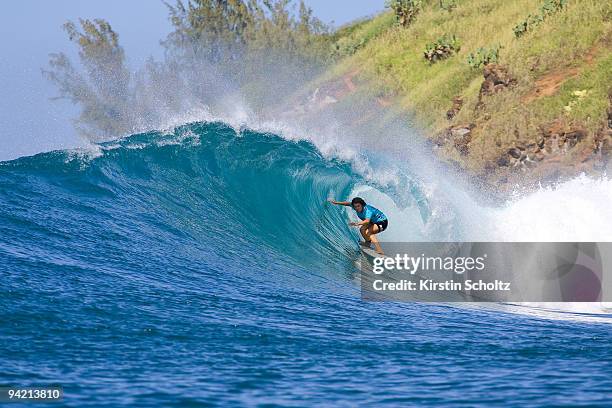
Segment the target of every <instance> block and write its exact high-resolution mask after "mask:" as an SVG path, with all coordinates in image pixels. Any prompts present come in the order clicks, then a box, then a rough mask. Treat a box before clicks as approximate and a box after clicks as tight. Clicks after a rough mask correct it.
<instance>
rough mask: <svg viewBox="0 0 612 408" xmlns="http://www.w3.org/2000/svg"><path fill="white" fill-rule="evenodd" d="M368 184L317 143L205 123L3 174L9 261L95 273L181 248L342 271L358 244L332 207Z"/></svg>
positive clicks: (13, 166) (0, 225) (53, 156)
mask: <svg viewBox="0 0 612 408" xmlns="http://www.w3.org/2000/svg"><path fill="white" fill-rule="evenodd" d="M364 183H365V182H364V179H363V177H362V176H361V175H360V174H359V173H357V172H356V171H355V170H354V166H353V165H351V163H349V162H346V161H342V160H338V159H333V158H326V157H324V156H323V155H322V154H321V153H320V152H319V150H317V149H316V148H315V146H314V145H313V144H312V143H310V142H308V141H287V140H285V139H283V138H281V137H279V136H276V135H273V134H265V133H258V132H255V131H252V130H241V131H236V130H234V129H233V128H232V127H230V126H227V125H225V124H222V123H193V124H189V125H184V126H180V127H177V128H175V129H174V131H173V132H170V133H160V132H149V133H144V134H139V135H133V136H130V137H127V138H124V139H120V140H117V141H113V142H108V143H104V144H101V145H98V146H97V148H96V149H95V150H93V151H88V152H81V153H79V152H75V151H72V152H70V151H55V152H49V153H42V154H38V155H36V156H32V157H24V158H20V159H17V160H13V161H10V162H4V163H1V164H0V185H2V186H3V187H2V189H1V190H0V205H1V206H2V211H1V213H0V229H1V230H2V232H3V234H2V235H3V238H2V239H0V251H2V252H5V253H6V254H9V255H10V257H11V258H12V259H13V260H14V259H17V258H19V257H28V258H31V259H29V261H36V262H42V263H48V262H52V263H53V262H55V263H58V264H78V263H80V262H83V263H85V264H87V263H90V261H91V259H87V257H88V256H89V255H91V258H96V257H97V256H106V257H110V258H112V257H116V256H117V254H118V253H122V252H124V250H125V247H124V248H122V247H121V243H122V242H123V243H124V245H125V246H132V247H134V246H139V247H140V248H141V249H142V250H143V252H144V253H147V252H149V251H153V249H152V248H153V247H156V248H157V249H158V250H160V252H161V253H164V254H167V256H170V257H171V256H173V249H172V248H174V247H176V245H178V244H181V245H182V247H183V248H184V247H193V248H195V247H199V248H202V247H203V248H207V256H209V255H211V254H214V255H215V256H221V257H231V256H240V255H244V254H245V253H248V254H250V255H251V256H255V255H256V254H262V256H268V255H270V254H272V253H274V254H276V255H277V256H285V257H290V258H291V259H293V260H294V261H296V262H298V263H299V264H300V265H302V266H304V265H306V264H308V263H311V262H326V263H329V262H337V259H338V258H339V256H338V255H339V253H343V252H346V251H349V252H350V251H353V252H354V250H355V249H354V240H355V236H354V235H352V234H354V233H353V232H351V231H350V230H349V228H348V227H347V225H346V215H345V214H344V212H343V211H340V209H334V210H330V208H329V205H328V204H326V199H327V198H329V197H348V195H349V193H350V192H351V191H352V190H353V189H354V188H355V186H356V185H360V184H364ZM246 247H248V250H246V249H245V248H246ZM26 249H27V250H26ZM105 251H107V252H105ZM98 252H99V253H98ZM264 254H265V255H264ZM151 256H153V254H151ZM275 257H276V256H275ZM78 260H80V261H78Z"/></svg>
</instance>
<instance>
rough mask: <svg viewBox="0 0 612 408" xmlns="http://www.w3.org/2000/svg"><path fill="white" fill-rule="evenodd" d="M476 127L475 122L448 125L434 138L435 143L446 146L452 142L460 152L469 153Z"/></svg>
mask: <svg viewBox="0 0 612 408" xmlns="http://www.w3.org/2000/svg"><path fill="white" fill-rule="evenodd" d="M475 127H476V125H475V124H473V123H470V124H467V125H460V126H451V127H448V128H446V129H445V130H444V131H443V132H442V133H440V134H439V135H438V136H437V137H436V138H435V139H434V140H433V143H434V144H435V145H437V146H444V145H445V144H447V143H449V142H452V143H453V147H454V148H455V149H457V150H458V151H459V153H461V154H462V155H467V154H468V153H469V147H470V146H469V145H470V142H471V141H472V130H473V129H474V128H475Z"/></svg>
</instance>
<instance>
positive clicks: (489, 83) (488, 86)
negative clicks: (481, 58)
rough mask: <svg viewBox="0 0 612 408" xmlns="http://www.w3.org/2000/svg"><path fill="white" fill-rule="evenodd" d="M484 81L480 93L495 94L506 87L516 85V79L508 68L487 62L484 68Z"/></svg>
mask: <svg viewBox="0 0 612 408" xmlns="http://www.w3.org/2000/svg"><path fill="white" fill-rule="evenodd" d="M483 75H484V82H483V83H482V85H481V86H480V95H481V96H482V95H493V94H495V93H497V92H499V91H502V90H504V89H505V88H507V87H509V86H512V85H515V84H516V79H514V78H513V77H511V76H510V74H509V73H508V70H507V69H506V68H505V67H502V66H501V65H498V64H487V65H485V67H484V69H483Z"/></svg>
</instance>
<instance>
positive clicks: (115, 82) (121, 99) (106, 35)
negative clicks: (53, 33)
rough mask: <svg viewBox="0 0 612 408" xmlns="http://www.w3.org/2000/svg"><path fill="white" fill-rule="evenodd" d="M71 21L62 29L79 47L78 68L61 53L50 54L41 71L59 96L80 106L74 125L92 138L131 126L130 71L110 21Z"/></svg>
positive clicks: (116, 134)
mask: <svg viewBox="0 0 612 408" xmlns="http://www.w3.org/2000/svg"><path fill="white" fill-rule="evenodd" d="M79 24H80V29H79V28H78V27H77V25H76V24H75V23H73V22H71V21H69V22H67V23H66V24H64V26H63V29H64V30H65V31H66V33H67V34H68V38H69V39H70V41H72V42H73V43H75V44H76V45H77V46H78V48H79V61H80V63H81V65H82V67H83V68H84V73H81V72H79V71H78V70H77V69H76V68H75V67H74V65H73V64H72V62H71V61H70V59H69V58H68V57H67V56H66V55H65V54H64V53H56V54H51V55H50V60H49V65H50V67H49V69H48V70H43V74H44V75H46V76H47V78H49V79H50V80H51V81H52V82H54V83H55V84H56V85H57V86H58V88H59V93H60V96H59V97H58V98H66V99H69V100H70V101H71V102H72V103H74V104H77V105H80V106H81V113H80V116H79V118H78V119H77V121H76V123H77V128H78V129H79V130H80V131H81V133H83V134H84V135H85V136H86V137H88V138H90V139H92V140H103V139H106V138H108V137H111V136H118V135H120V134H123V133H125V132H128V131H130V130H131V127H132V124H133V123H132V122H133V121H132V120H131V112H130V109H129V107H130V101H131V95H132V90H131V88H130V81H131V75H130V72H129V70H128V69H127V67H126V66H125V53H124V50H123V48H122V47H121V46H120V45H119V37H118V35H117V34H116V33H115V32H114V31H113V29H112V27H111V26H110V24H109V23H108V22H106V21H104V20H101V19H95V20H93V21H91V20H83V19H80V20H79Z"/></svg>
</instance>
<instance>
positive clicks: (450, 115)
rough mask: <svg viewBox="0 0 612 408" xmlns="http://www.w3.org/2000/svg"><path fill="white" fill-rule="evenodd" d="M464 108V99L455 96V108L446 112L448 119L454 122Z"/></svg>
mask: <svg viewBox="0 0 612 408" xmlns="http://www.w3.org/2000/svg"><path fill="white" fill-rule="evenodd" d="M462 106H463V98H461V97H460V96H455V97H454V98H453V107H452V108H450V109H449V110H448V111H447V112H446V119H448V120H453V118H454V117H455V116H457V114H458V113H459V111H460V110H461V107H462Z"/></svg>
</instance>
